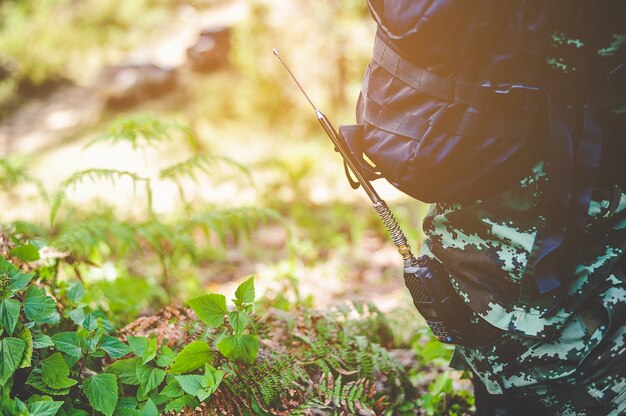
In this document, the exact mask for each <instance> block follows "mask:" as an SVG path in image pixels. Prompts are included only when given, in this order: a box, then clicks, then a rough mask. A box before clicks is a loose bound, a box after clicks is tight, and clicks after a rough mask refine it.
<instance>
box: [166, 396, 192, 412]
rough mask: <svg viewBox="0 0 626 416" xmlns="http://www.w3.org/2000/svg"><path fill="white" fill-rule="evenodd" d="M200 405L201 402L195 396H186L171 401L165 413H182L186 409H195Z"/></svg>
mask: <svg viewBox="0 0 626 416" xmlns="http://www.w3.org/2000/svg"><path fill="white" fill-rule="evenodd" d="M199 404H200V402H199V401H198V399H196V398H195V397H194V396H191V395H185V396H183V397H180V398H178V399H176V400H173V401H171V402H170V403H169V404H168V405H167V406H166V407H165V411H166V412H172V411H174V412H180V411H182V410H183V409H184V408H185V407H189V408H191V409H195V408H196V407H197V406H198V405H199Z"/></svg>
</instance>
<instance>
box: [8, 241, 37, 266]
mask: <svg viewBox="0 0 626 416" xmlns="http://www.w3.org/2000/svg"><path fill="white" fill-rule="evenodd" d="M10 255H11V256H13V257H17V258H18V259H20V260H22V261H24V262H29V261H35V260H39V250H38V249H37V247H35V246H34V245H32V244H24V245H21V246H17V247H15V248H14V249H13V250H11V253H10Z"/></svg>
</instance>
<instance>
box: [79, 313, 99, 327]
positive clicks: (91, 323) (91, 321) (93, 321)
mask: <svg viewBox="0 0 626 416" xmlns="http://www.w3.org/2000/svg"><path fill="white" fill-rule="evenodd" d="M81 326H82V327H83V328H85V329H86V330H88V331H95V330H96V329H98V318H96V317H95V316H94V315H93V314H92V313H89V314H87V316H85V319H83V322H82V323H81Z"/></svg>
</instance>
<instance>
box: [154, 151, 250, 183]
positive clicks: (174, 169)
mask: <svg viewBox="0 0 626 416" xmlns="http://www.w3.org/2000/svg"><path fill="white" fill-rule="evenodd" d="M222 166H224V167H227V168H231V169H234V170H236V171H237V172H239V173H241V174H243V175H244V176H245V177H246V178H247V179H248V180H249V181H250V182H252V175H251V174H250V170H249V169H248V168H246V167H245V166H244V165H242V164H241V163H238V162H236V161H234V160H233V159H230V158H228V157H225V156H216V155H206V154H204V155H202V154H200V155H195V156H192V157H191V158H189V159H187V160H185V161H183V162H180V163H176V164H174V165H172V166H168V167H167V168H165V169H163V170H161V172H160V173H159V176H160V177H161V179H169V180H173V181H175V182H178V181H180V179H181V178H182V177H189V178H191V179H193V180H194V181H196V182H197V181H198V178H197V177H196V174H197V172H202V173H204V174H211V173H213V172H215V171H216V170H218V169H220V168H221V167H222Z"/></svg>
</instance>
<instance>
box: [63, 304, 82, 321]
mask: <svg viewBox="0 0 626 416" xmlns="http://www.w3.org/2000/svg"><path fill="white" fill-rule="evenodd" d="M65 313H66V314H67V316H68V317H69V318H70V319H71V320H72V322H74V323H75V324H76V325H82V324H83V322H84V320H85V311H84V309H83V308H76V309H69V310H66V312H65Z"/></svg>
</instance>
